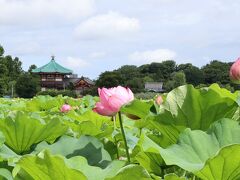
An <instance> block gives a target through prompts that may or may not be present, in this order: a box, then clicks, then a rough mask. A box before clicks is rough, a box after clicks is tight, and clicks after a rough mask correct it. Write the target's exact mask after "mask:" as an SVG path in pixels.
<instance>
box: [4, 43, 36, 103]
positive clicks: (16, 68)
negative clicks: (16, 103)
mask: <svg viewBox="0 0 240 180" xmlns="http://www.w3.org/2000/svg"><path fill="white" fill-rule="evenodd" d="M4 53H5V52H4V49H3V47H2V46H0V97H3V96H10V97H26V98H28V97H33V96H34V95H35V94H36V93H37V92H38V91H39V90H40V83H39V77H38V75H35V74H32V73H31V70H32V69H35V68H36V66H35V65H31V66H30V67H29V70H28V71H27V72H25V71H24V70H23V69H22V62H21V61H20V60H19V58H18V57H12V56H10V55H5V54H4Z"/></svg>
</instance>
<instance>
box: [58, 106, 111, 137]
mask: <svg viewBox="0 0 240 180" xmlns="http://www.w3.org/2000/svg"><path fill="white" fill-rule="evenodd" d="M63 119H64V123H65V124H67V125H68V126H69V127H70V128H71V129H72V130H73V131H74V132H75V133H77V135H78V136H80V135H90V136H95V137H97V138H103V137H107V136H110V135H111V134H112V132H113V127H112V124H113V123H112V122H111V118H109V117H105V116H101V115H99V114H97V113H95V112H93V111H92V110H88V111H86V112H85V113H83V114H81V115H79V114H78V113H76V112H74V111H72V112H69V113H67V114H66V116H65V117H63Z"/></svg>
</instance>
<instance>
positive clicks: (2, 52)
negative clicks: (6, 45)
mask: <svg viewBox="0 0 240 180" xmlns="http://www.w3.org/2000/svg"><path fill="white" fill-rule="evenodd" d="M3 54H4V49H3V47H2V46H1V45H0V57H1V56H3Z"/></svg>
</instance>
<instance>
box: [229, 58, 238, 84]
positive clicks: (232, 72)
mask: <svg viewBox="0 0 240 180" xmlns="http://www.w3.org/2000/svg"><path fill="white" fill-rule="evenodd" d="M229 76H230V79H231V80H232V82H233V83H235V84H240V58H238V59H237V60H236V62H235V63H233V65H232V66H231V68H230V72H229Z"/></svg>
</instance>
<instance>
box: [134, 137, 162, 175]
mask: <svg viewBox="0 0 240 180" xmlns="http://www.w3.org/2000/svg"><path fill="white" fill-rule="evenodd" d="M158 149H159V146H158V145H157V144H156V143H155V142H153V141H152V140H151V139H150V138H148V137H147V136H146V135H145V134H142V135H141V137H140V139H139V141H138V144H137V146H136V148H135V151H136V150H137V151H138V153H137V155H136V156H135V159H136V160H137V161H138V162H139V163H140V165H141V166H143V167H144V168H145V169H146V170H147V171H148V172H149V173H154V174H156V175H162V169H161V166H162V165H164V164H165V163H164V161H163V159H162V157H161V155H160V154H159V150H158Z"/></svg>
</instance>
